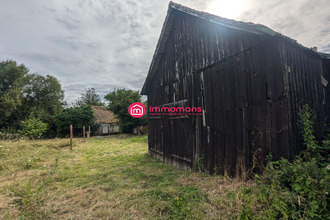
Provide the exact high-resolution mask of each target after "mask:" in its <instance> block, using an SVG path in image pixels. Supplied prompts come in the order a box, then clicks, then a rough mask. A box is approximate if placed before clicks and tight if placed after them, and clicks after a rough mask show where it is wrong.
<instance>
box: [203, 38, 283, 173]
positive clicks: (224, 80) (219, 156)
mask: <svg viewBox="0 0 330 220" xmlns="http://www.w3.org/2000/svg"><path fill="white" fill-rule="evenodd" d="M269 51H272V52H271V53H270V52H269ZM280 62H281V61H280V56H279V52H278V47H277V44H276V42H273V41H272V39H265V40H264V41H262V42H260V43H259V44H258V45H257V46H256V47H253V48H251V49H249V50H246V51H244V52H242V53H240V54H238V55H236V56H234V57H231V58H229V59H227V60H225V61H223V62H220V63H217V64H216V65H215V66H213V67H211V68H209V69H207V70H204V71H201V72H200V73H198V75H199V77H200V80H201V82H202V85H203V86H202V87H203V88H204V89H203V90H202V91H201V92H202V95H201V96H202V97H203V99H204V101H203V103H205V104H204V105H205V106H204V108H205V117H206V120H205V121H206V123H204V124H203V128H202V134H201V136H202V144H201V154H202V155H204V166H205V167H206V168H207V170H209V171H217V172H218V173H227V174H234V173H235V172H242V171H243V170H246V169H250V168H253V169H258V168H260V167H262V165H263V162H264V159H265V157H266V155H267V154H268V153H269V152H273V154H274V156H275V157H277V158H279V157H280V156H283V157H289V152H290V149H289V148H290V146H289V145H288V136H289V130H288V107H287V98H286V96H285V91H284V79H283V71H282V69H281V65H280Z"/></svg>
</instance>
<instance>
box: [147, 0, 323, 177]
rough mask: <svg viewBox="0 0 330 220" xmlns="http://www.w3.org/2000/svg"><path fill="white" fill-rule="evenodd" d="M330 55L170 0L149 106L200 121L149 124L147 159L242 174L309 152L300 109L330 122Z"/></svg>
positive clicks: (152, 120)
mask: <svg viewBox="0 0 330 220" xmlns="http://www.w3.org/2000/svg"><path fill="white" fill-rule="evenodd" d="M329 80H330V59H329V55H328V54H321V53H317V52H316V51H315V49H314V50H312V49H310V48H306V47H304V46H302V45H300V44H298V43H297V42H296V41H295V40H293V39H290V38H288V37H286V36H284V35H282V34H280V33H278V32H275V31H273V30H271V29H270V28H268V27H266V26H264V25H259V24H253V23H246V22H238V21H234V20H229V19H225V18H221V17H218V16H215V15H211V14H208V13H205V12H200V11H196V10H193V9H190V8H187V7H184V6H182V5H178V4H175V3H172V2H171V3H170V4H169V8H168V12H167V16H166V19H165V22H164V26H163V29H162V32H161V35H160V38H159V41H158V44H157V47H156V51H155V54H154V56H153V59H152V61H151V65H150V69H149V72H148V76H147V78H146V80H145V83H144V86H143V88H142V91H141V94H142V95H147V96H148V105H149V107H151V106H152V107H155V108H177V107H178V108H182V107H184V108H186V107H188V108H189V107H199V108H200V109H201V114H200V115H183V116H179V117H173V116H172V115H166V114H162V115H160V116H151V115H150V114H149V118H148V135H149V139H148V140H149V154H150V155H152V156H154V157H157V158H159V159H161V160H162V161H164V162H166V163H169V164H173V165H175V166H178V167H180V168H183V169H187V168H191V167H196V166H202V167H204V168H205V169H207V170H209V171H210V172H213V171H216V172H219V173H229V174H231V173H235V171H237V170H238V171H239V170H241V169H248V168H253V167H255V164H256V163H258V162H260V161H264V160H265V158H266V156H267V155H268V154H269V153H272V154H273V158H274V159H280V158H281V157H285V158H294V156H295V155H297V153H298V152H299V151H300V150H301V149H302V148H301V147H300V146H302V139H301V136H300V129H299V127H298V122H297V120H298V112H299V110H300V109H301V108H302V106H303V105H305V104H308V105H309V106H310V107H311V108H312V109H313V110H314V111H315V113H316V121H315V131H316V136H317V137H316V138H317V140H320V139H321V138H322V135H324V134H325V131H326V126H325V124H326V123H327V122H329V117H330V114H329V113H330V106H329V101H330V91H329V87H330V86H329V85H328V82H329Z"/></svg>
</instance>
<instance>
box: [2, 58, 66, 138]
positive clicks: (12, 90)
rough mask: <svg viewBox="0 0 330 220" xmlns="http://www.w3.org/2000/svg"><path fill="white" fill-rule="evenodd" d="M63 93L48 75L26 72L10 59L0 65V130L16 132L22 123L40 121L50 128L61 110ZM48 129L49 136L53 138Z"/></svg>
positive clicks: (25, 69) (26, 69) (50, 130)
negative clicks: (53, 118)
mask: <svg viewBox="0 0 330 220" xmlns="http://www.w3.org/2000/svg"><path fill="white" fill-rule="evenodd" d="M63 98H64V91H63V90H62V88H61V84H60V83H59V82H58V81H57V79H56V78H55V77H53V76H50V75H46V76H43V75H39V74H36V73H33V74H32V73H29V69H28V68H27V67H26V66H25V65H24V64H21V65H17V63H16V62H15V61H13V60H5V61H1V62H0V129H1V130H2V132H3V133H4V132H7V131H8V130H10V134H13V133H17V130H18V129H19V128H20V124H21V121H28V120H30V119H33V118H35V119H40V120H41V121H42V122H43V123H47V124H48V125H52V122H53V120H52V117H53V116H54V115H56V114H58V113H60V112H61V110H62V109H63V102H64V101H63ZM52 128H53V127H52V126H49V134H48V136H54V133H55V132H52Z"/></svg>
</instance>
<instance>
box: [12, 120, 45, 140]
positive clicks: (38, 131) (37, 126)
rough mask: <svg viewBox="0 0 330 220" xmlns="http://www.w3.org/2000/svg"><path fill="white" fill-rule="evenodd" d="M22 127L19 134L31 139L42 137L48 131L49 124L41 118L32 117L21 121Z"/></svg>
mask: <svg viewBox="0 0 330 220" xmlns="http://www.w3.org/2000/svg"><path fill="white" fill-rule="evenodd" d="M20 125H21V127H22V129H21V130H19V131H18V132H19V134H20V135H22V136H24V137H28V138H31V139H35V138H41V136H42V135H43V134H44V133H46V132H47V129H48V125H47V124H46V123H43V122H42V121H41V120H39V119H36V118H31V119H28V120H25V121H21V124H20Z"/></svg>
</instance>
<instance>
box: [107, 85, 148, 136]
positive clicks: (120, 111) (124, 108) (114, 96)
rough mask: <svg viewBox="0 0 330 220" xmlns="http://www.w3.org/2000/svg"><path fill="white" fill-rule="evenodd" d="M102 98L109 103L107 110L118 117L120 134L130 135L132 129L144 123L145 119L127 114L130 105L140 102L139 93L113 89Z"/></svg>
mask: <svg viewBox="0 0 330 220" xmlns="http://www.w3.org/2000/svg"><path fill="white" fill-rule="evenodd" d="M104 98H105V99H106V100H108V101H109V106H108V107H109V109H110V110H111V111H112V112H113V113H115V114H116V115H117V116H118V118H119V126H120V129H121V130H122V132H124V133H132V131H133V128H135V127H137V126H139V125H143V124H144V123H145V119H142V118H133V117H132V116H130V115H129V113H128V107H129V106H130V104H132V103H133V102H141V96H140V95H139V91H133V90H126V89H115V90H114V91H112V92H110V93H108V94H107V95H106V96H105V97H104Z"/></svg>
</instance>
